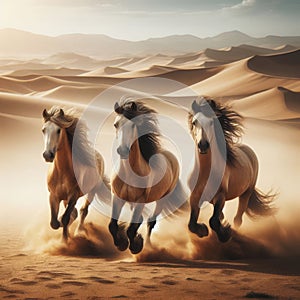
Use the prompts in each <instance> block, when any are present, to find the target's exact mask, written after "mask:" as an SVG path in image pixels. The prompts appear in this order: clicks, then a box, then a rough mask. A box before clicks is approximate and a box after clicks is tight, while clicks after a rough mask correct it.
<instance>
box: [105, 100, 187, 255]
mask: <svg viewBox="0 0 300 300" xmlns="http://www.w3.org/2000/svg"><path fill="white" fill-rule="evenodd" d="M114 109H115V112H116V113H117V117H116V119H115V122H114V126H115V128H116V136H117V142H118V148H117V153H118V155H119V158H120V160H119V165H118V169H117V171H116V174H114V175H113V177H112V181H111V186H112V192H113V199H112V205H113V208H112V218H111V221H110V224H109V230H110V233H111V234H112V236H113V239H114V243H115V245H116V246H117V247H118V249H119V250H121V251H124V250H125V249H127V247H128V239H129V249H130V251H131V252H132V253H133V254H137V253H139V252H140V251H141V250H142V249H143V238H142V236H141V235H140V234H138V233H137V232H138V229H139V227H140V225H141V223H142V222H143V210H144V209H145V205H146V204H147V203H150V202H153V201H156V206H155V210H154V212H153V215H152V216H150V218H148V241H150V235H151V231H152V229H153V227H154V226H155V224H156V218H157V216H158V215H159V214H160V213H162V212H163V210H164V209H165V208H166V206H168V204H170V203H171V204H174V207H175V206H176V204H175V203H174V202H173V203H172V201H175V200H174V198H172V195H174V193H173V192H174V191H176V189H177V188H178V186H180V181H179V164H178V161H177V159H176V157H175V156H174V155H173V154H172V153H170V152H169V151H166V150H164V149H162V147H161V144H160V140H159V138H160V133H159V130H158V127H157V118H156V111H155V110H153V109H151V108H149V107H147V106H145V105H144V104H143V102H141V101H133V100H130V99H125V100H124V101H123V103H122V102H121V103H120V105H119V104H118V103H116V104H115V107H114ZM154 157H156V159H155V158H154ZM172 193H173V194H172ZM168 195H171V197H170V198H169V199H170V200H167V201H163V198H164V197H166V199H167V196H168ZM184 200H185V199H184ZM168 201H170V202H169V203H167V202H168ZM125 202H129V203H130V204H131V206H132V209H133V213H132V218H131V222H130V225H129V227H128V229H127V236H126V234H125V232H124V228H122V227H120V226H119V225H118V219H119V216H120V214H121V211H122V208H123V206H124V204H125ZM181 204H182V203H181ZM177 208H178V207H177Z"/></svg>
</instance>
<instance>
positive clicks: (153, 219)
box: [147, 201, 163, 246]
mask: <svg viewBox="0 0 300 300" xmlns="http://www.w3.org/2000/svg"><path fill="white" fill-rule="evenodd" d="M162 209H163V207H162V202H160V201H157V202H156V207H155V210H154V213H153V215H152V217H151V218H150V220H151V221H149V220H148V223H147V228H148V232H147V244H148V245H150V246H151V240H150V237H151V233H152V230H153V228H154V227H155V225H156V218H157V216H158V215H159V214H160V213H161V211H162Z"/></svg>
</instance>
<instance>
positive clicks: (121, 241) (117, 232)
mask: <svg viewBox="0 0 300 300" xmlns="http://www.w3.org/2000/svg"><path fill="white" fill-rule="evenodd" d="M124 204H125V202H124V201H122V200H118V199H117V198H116V197H115V196H113V200H112V218H111V220H110V223H109V226H108V228H109V232H110V233H111V235H112V237H113V239H114V244H115V246H116V247H117V248H118V249H119V250H120V251H124V250H126V249H127V248H128V244H129V243H128V238H127V236H126V234H125V231H124V228H123V227H122V228H121V229H120V227H119V225H118V219H119V217H120V214H121V211H122V208H123V206H124Z"/></svg>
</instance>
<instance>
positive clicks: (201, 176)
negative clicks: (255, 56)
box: [188, 97, 276, 242]
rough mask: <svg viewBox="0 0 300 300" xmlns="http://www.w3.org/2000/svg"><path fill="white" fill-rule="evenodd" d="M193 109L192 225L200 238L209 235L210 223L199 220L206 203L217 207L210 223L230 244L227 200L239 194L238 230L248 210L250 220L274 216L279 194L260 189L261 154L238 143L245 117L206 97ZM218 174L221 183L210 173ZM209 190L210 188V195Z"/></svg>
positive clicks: (222, 239)
mask: <svg viewBox="0 0 300 300" xmlns="http://www.w3.org/2000/svg"><path fill="white" fill-rule="evenodd" d="M191 108H192V109H191V110H190V112H189V114H188V125H189V129H190V132H191V135H192V137H193V139H194V142H195V157H196V159H195V165H194V168H193V171H192V173H191V175H190V178H189V187H190V189H192V190H191V194H190V207H191V213H190V219H189V224H188V228H189V230H190V232H192V233H194V234H196V235H197V236H199V237H204V236H207V235H208V228H207V226H206V225H205V224H204V223H197V222H198V217H199V213H200V206H201V203H202V202H203V201H208V202H210V203H212V204H213V205H214V211H213V215H212V216H211V218H210V219H209V225H210V227H211V229H212V230H214V231H215V232H216V234H217V236H218V239H219V241H220V242H227V241H228V240H229V239H230V238H231V226H230V224H228V222H226V223H225V222H224V220H223V219H224V215H223V212H222V210H223V207H224V204H225V201H227V200H231V199H234V198H236V197H238V198H239V204H238V209H237V213H236V215H235V217H234V226H235V228H239V227H240V226H241V224H242V217H243V214H244V212H246V214H247V215H248V216H250V217H252V218H255V217H256V216H259V215H260V216H270V215H273V214H274V213H275V211H276V209H275V208H274V207H273V205H272V203H273V200H274V198H275V195H272V194H271V193H267V194H265V193H262V192H261V191H259V190H258V189H257V188H256V181H257V175H258V159H257V156H256V154H255V153H254V151H253V150H252V149H251V148H250V147H249V146H247V145H244V144H241V143H239V138H240V137H241V136H242V133H243V125H242V121H243V118H242V116H241V115H240V114H238V113H237V112H235V111H233V110H232V109H231V107H230V106H228V105H227V106H226V105H221V104H220V103H217V102H216V101H214V100H213V99H210V98H208V97H200V98H198V99H196V100H194V102H193V103H192V107H191ZM218 128H219V129H218ZM218 131H219V132H218ZM222 140H223V142H224V145H223V149H222ZM213 159H215V163H213ZM222 164H223V166H224V167H223V169H222ZM218 172H219V173H220V172H221V174H219V183H218V182H216V181H215V182H214V180H209V176H210V174H211V173H215V174H217V173H218ZM216 177H218V176H215V178H216ZM195 182H196V184H195ZM214 185H216V186H215V187H214ZM205 188H206V189H207V191H208V192H207V191H206V195H204V192H205ZM213 188H215V190H214V191H213V190H212V189H213ZM209 193H210V195H209ZM203 198H204V199H203ZM200 199H201V201H200Z"/></svg>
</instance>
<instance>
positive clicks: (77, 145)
mask: <svg viewBox="0 0 300 300" xmlns="http://www.w3.org/2000/svg"><path fill="white" fill-rule="evenodd" d="M43 118H44V125H43V129H42V132H43V135H44V142H45V151H44V153H43V157H44V159H45V161H46V162H53V164H52V166H51V167H50V168H49V172H48V179H47V182H48V190H49V192H50V197H49V200H50V208H51V222H50V225H51V227H52V228H53V229H58V228H59V227H61V226H62V227H63V237H64V239H65V240H67V238H68V235H69V233H68V226H69V225H70V223H71V222H72V221H74V219H75V218H76V217H77V209H76V208H75V205H76V202H77V199H78V198H79V197H81V196H83V195H85V194H87V199H86V201H85V203H84V205H83V206H82V208H81V210H80V215H81V219H80V224H79V229H83V223H84V219H85V217H86V216H87V213H88V206H89V204H90V203H91V202H92V200H93V198H94V196H95V194H97V195H98V197H99V199H102V200H104V201H110V200H109V198H110V186H109V183H108V180H107V179H106V177H105V176H104V162H103V158H102V156H101V155H100V154H99V153H98V152H97V151H95V150H94V149H93V148H92V147H91V146H90V143H89V141H88V138H87V127H86V124H85V123H84V122H83V121H82V120H80V119H79V116H78V115H77V114H76V113H74V112H73V111H72V110H66V111H64V110H63V109H61V108H59V107H52V108H51V109H50V110H49V111H47V110H46V109H45V110H44V111H43ZM75 131H76V138H74V133H75ZM73 150H74V151H73ZM61 201H63V202H64V205H65V207H66V210H65V212H64V214H63V216H62V219H61V222H60V221H59V220H58V211H59V205H60V202H61Z"/></svg>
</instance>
